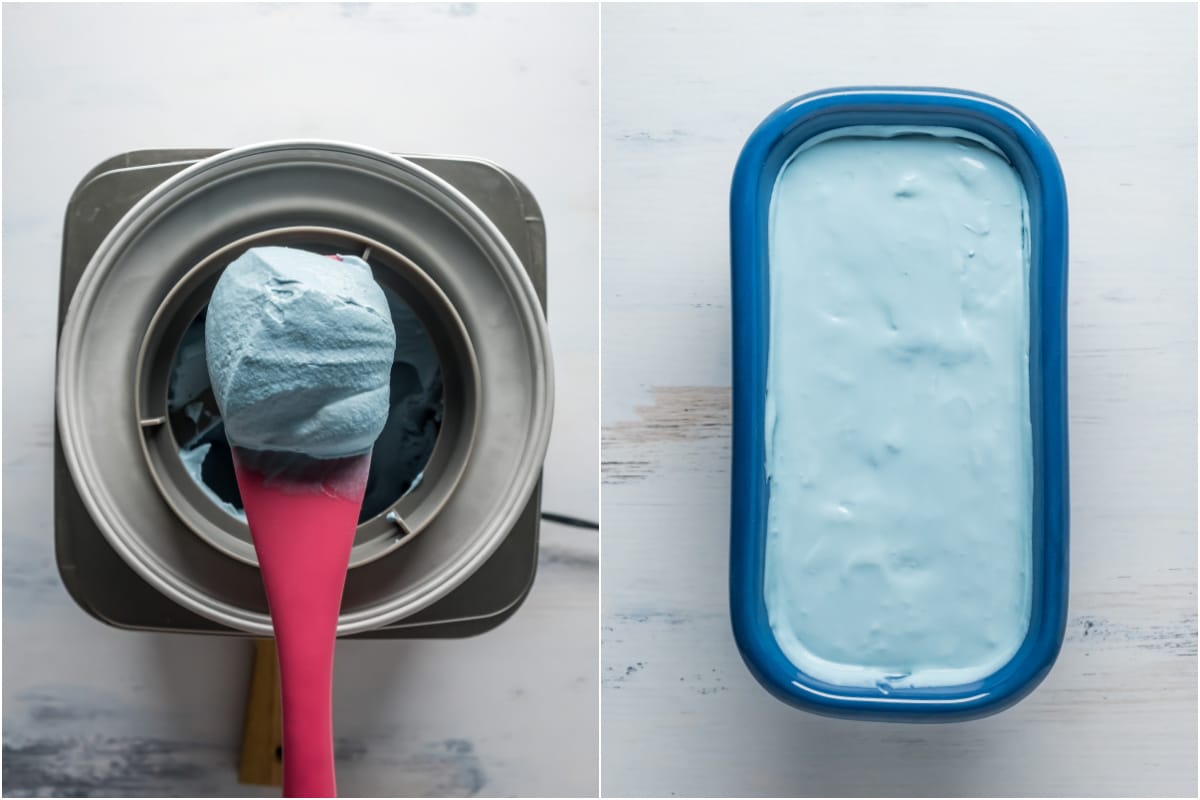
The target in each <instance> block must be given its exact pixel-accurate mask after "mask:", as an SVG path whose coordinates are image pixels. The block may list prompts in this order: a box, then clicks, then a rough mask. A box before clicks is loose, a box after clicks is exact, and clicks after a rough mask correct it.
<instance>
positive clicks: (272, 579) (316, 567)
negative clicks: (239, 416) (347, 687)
mask: <svg viewBox="0 0 1200 800" xmlns="http://www.w3.org/2000/svg"><path fill="white" fill-rule="evenodd" d="M272 455H273V454H265V453H258V452H254V451H248V450H243V449H241V448H238V447H234V448H233V464H234V469H235V471H236V473H237V482H238V489H239V490H240V491H241V494H242V503H243V505H244V506H245V509H246V520H247V522H248V523H249V525H250V534H251V536H252V538H253V539H254V549H255V551H256V552H257V553H258V563H259V567H260V568H261V571H262V578H263V584H264V586H265V587H266V591H267V601H268V603H269V604H270V609H271V621H272V624H273V625H274V627H275V641H276V648H277V650H278V653H279V680H280V684H281V693H282V695H283V794H284V797H335V796H336V794H337V784H336V781H335V777H334V764H333V694H332V693H333V650H334V642H335V639H336V634H337V622H338V612H339V610H340V608H341V603H342V590H343V588H344V586H345V583H346V571H347V568H348V565H349V562H350V548H351V547H352V546H353V544H354V530H355V527H356V525H357V524H358V515H359V511H360V510H361V508H362V500H363V494H364V492H365V490H366V485H367V472H368V469H369V467H370V465H371V454H370V453H367V454H365V455H360V456H350V457H348V458H339V459H330V460H323V461H318V460H316V459H306V460H304V461H303V462H302V463H301V466H300V468H296V467H295V466H294V465H286V466H285V468H283V469H282V470H278V469H275V468H273V466H272V463H271V456H272Z"/></svg>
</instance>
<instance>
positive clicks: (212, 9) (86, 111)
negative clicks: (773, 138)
mask: <svg viewBox="0 0 1200 800" xmlns="http://www.w3.org/2000/svg"><path fill="white" fill-rule="evenodd" d="M597 14H598V12H597V9H596V8H594V7H586V6H571V7H556V6H540V7H528V6H526V7H521V6H505V7H497V6H474V5H472V4H456V5H438V6H395V5H382V6H368V5H367V4H338V5H334V4H329V5H302V6H297V5H294V4H292V5H261V6H244V5H202V4H201V5H192V6H166V7H163V6H158V7H153V8H152V7H148V6H121V5H100V6H95V5H90V6H8V7H5V9H4V34H3V35H4V48H3V59H4V176H3V177H4V241H3V256H4V296H3V325H4V343H3V347H4V387H3V391H4V453H3V457H4V464H3V471H4V500H5V503H4V511H3V514H4V520H3V523H4V645H5V646H4V698H3V699H4V793H5V794H6V795H18V794H59V795H61V794H67V793H85V794H91V795H105V794H107V795H125V796H129V795H164V794H165V795H176V796H188V795H235V796H236V795H244V794H248V793H249V794H260V795H265V796H277V794H278V793H277V791H266V792H263V791H258V792H255V791H252V790H249V789H248V788H247V787H242V786H238V785H237V784H236V767H237V752H238V745H239V741H240V737H241V719H242V707H243V703H244V700H245V697H244V695H245V691H246V686H247V682H248V679H249V674H250V663H251V662H250V658H251V655H250V646H249V644H248V643H247V642H244V641H235V640H224V639H214V638H208V637H204V638H201V637H188V636H169V635H158V634H143V633H130V632H123V631H117V630H114V629H111V628H108V627H105V626H103V625H100V624H99V623H97V622H95V621H93V620H92V619H90V618H89V617H87V616H86V615H85V614H84V612H82V611H81V610H79V609H78V608H76V607H75V605H74V604H73V602H72V601H71V600H70V598H69V597H68V596H67V594H66V592H65V591H64V590H63V588H62V586H61V584H60V582H59V580H58V577H57V574H56V568H55V565H54V555H53V532H52V531H53V528H52V525H53V519H52V496H51V449H50V448H51V436H52V431H53V427H52V426H53V389H54V379H53V375H54V373H53V361H54V349H55V312H56V303H57V289H58V281H57V273H58V259H59V252H60V246H61V241H60V236H61V224H62V216H63V212H64V210H65V208H66V203H67V199H68V197H69V195H70V192H71V191H72V190H73V189H74V187H75V184H76V183H77V182H78V181H79V179H80V178H81V177H82V176H83V174H84V173H85V172H86V171H87V170H88V169H90V168H91V167H92V166H94V165H95V164H97V163H98V162H100V161H101V160H102V159H104V158H106V157H108V156H110V155H114V154H116V153H119V152H123V151H127V150H133V149H137V148H143V147H206V146H211V147H222V146H233V145H239V144H248V143H252V142H257V141H264V140H270V139H279V138H294V137H320V138H332V139H346V140H349V141H355V142H360V143H363V144H367V145H371V146H375V147H380V148H383V149H389V150H395V151H403V152H413V153H448V154H468V155H475V156H481V157H484V158H488V159H491V160H494V161H496V162H497V163H500V164H502V165H503V166H505V167H506V168H508V169H510V170H512V171H513V172H514V173H515V174H516V175H518V176H519V177H520V178H521V179H522V180H524V181H525V182H526V183H527V184H528V185H529V187H530V188H531V189H532V191H533V192H534V194H535V195H536V197H537V198H538V201H539V202H540V204H541V205H542V209H543V211H544V213H545V217H546V225H547V231H548V239H549V261H550V266H549V271H550V275H549V284H550V287H549V305H550V309H551V314H550V316H551V322H550V327H551V335H552V343H553V346H554V352H555V357H556V366H557V377H558V382H557V409H556V412H557V413H556V419H555V431H554V435H553V438H552V441H551V445H550V453H549V457H548V460H547V463H546V478H545V494H544V500H545V507H546V508H547V509H548V510H554V511H559V512H564V513H567V514H572V515H576V516H580V517H584V518H588V519H596V516H597V514H598V507H599V492H598V486H597V476H598V452H599V446H598V432H597V424H596V420H597V416H598V409H597V397H598V383H597V380H598V378H597V366H598V330H597V327H598V326H597V317H598V309H597V306H596V281H597V268H598V254H597V240H598V233H597V227H596V220H597V213H598V208H597V201H596V194H597V182H598V176H597V170H596V160H597V148H598V144H597V113H598V112H597V102H596V101H597V84H598V75H597V39H596V19H597ZM543 537H544V540H543V541H544V544H543V549H542V553H541V568H540V571H539V574H538V577H537V580H536V582H535V584H534V588H533V592H532V594H531V596H530V597H529V599H528V601H527V602H526V604H525V605H524V607H523V608H522V609H521V610H520V611H519V612H518V613H517V614H516V615H515V616H514V617H513V618H512V619H511V620H509V621H508V622H506V623H505V624H504V625H502V626H500V627H499V628H498V629H496V630H495V631H494V632H491V633H488V634H486V635H484V636H481V637H478V638H474V639H468V640H462V641H436V642H417V641H413V642H407V641H406V642H345V643H342V644H341V645H340V646H339V649H338V655H337V670H336V672H337V675H336V678H335V682H336V689H335V692H336V697H335V709H336V722H335V727H336V735H337V737H338V751H339V761H340V763H339V783H340V787H341V790H342V792H343V794H346V795H349V796H353V795H373V796H392V795H425V794H432V795H438V794H443V795H451V796H456V795H468V794H480V793H482V794H488V795H534V796H536V795H588V794H594V793H595V791H596V786H597V774H598V767H597V763H596V750H597V744H598V733H597V721H598V707H597V705H598V704H597V700H596V697H597V691H598V687H597V679H596V664H597V659H598V657H599V656H598V643H597V636H596V614H597V591H598V586H597V580H598V579H597V573H598V569H597V555H596V554H597V550H598V541H597V537H596V535H595V534H594V533H593V532H591V531H581V530H577V529H568V528H563V527H561V526H558V525H554V524H546V525H544V526H543Z"/></svg>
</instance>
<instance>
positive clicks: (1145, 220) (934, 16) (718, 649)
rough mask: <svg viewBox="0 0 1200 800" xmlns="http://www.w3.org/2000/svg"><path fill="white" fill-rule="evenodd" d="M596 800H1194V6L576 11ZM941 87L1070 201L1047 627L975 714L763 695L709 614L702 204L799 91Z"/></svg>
mask: <svg viewBox="0 0 1200 800" xmlns="http://www.w3.org/2000/svg"><path fill="white" fill-rule="evenodd" d="M602 25H603V31H604V36H603V42H602V45H601V53H602V72H603V87H602V94H603V98H602V112H601V118H602V134H601V136H602V138H601V152H602V157H603V161H604V174H603V177H602V190H603V194H602V197H603V226H604V227H603V233H602V243H603V254H604V266H603V298H602V302H603V310H602V323H603V328H604V334H603V335H604V351H603V367H604V380H603V387H602V404H601V413H602V417H603V425H604V428H603V439H604V441H603V449H602V457H603V461H604V465H603V471H602V479H603V483H604V489H603V511H604V527H605V530H604V547H603V559H604V573H603V586H602V621H603V634H602V635H603V640H602V652H603V656H602V670H603V672H602V687H603V748H604V749H603V752H604V764H603V766H602V786H603V791H604V793H605V794H606V795H611V796H623V795H651V796H657V795H667V794H680V795H701V796H714V795H715V796H721V795H878V794H884V795H901V796H908V795H914V796H916V795H931V796H939V795H950V796H954V795H988V794H1000V795H1051V796H1054V795H1095V796H1108V795H1122V794H1132V795H1147V794H1153V795H1172V796H1193V797H1194V796H1195V794H1196V744H1197V742H1196V720H1197V717H1196V595H1195V589H1196V37H1195V31H1196V9H1195V7H1194V6H1189V5H1175V6H1169V7H1168V6H1144V5H1142V6H1135V5H1132V4H1131V5H1124V6H1121V5H1106V6H1099V5H1090V6H1089V5H1072V6H1056V5H1043V6H1036V7H1035V6H1026V5H1007V6H999V5H994V6H993V5H986V6H983V5H965V4H962V5H941V4H934V5H905V6H897V5H892V6H887V7H879V6H864V5H858V4H846V5H804V6H800V5H795V6H791V5H770V6H766V5H756V6H741V7H734V6H731V5H705V6H677V5H676V6H640V5H633V6H630V5H620V6H617V5H613V6H606V7H605V8H604V10H603V20H602ZM872 83H875V84H879V83H884V84H897V85H906V84H907V85H948V86H955V87H961V88H967V89H974V90H976V91H983V92H986V93H990V94H994V95H996V96H998V97H1000V98H1003V99H1005V100H1007V101H1009V102H1011V103H1013V104H1014V105H1016V106H1017V107H1018V108H1020V109H1021V110H1023V111H1024V112H1026V113H1027V114H1029V115H1030V116H1031V117H1032V118H1033V119H1034V120H1035V121H1036V122H1037V124H1038V125H1039V126H1040V127H1041V128H1042V130H1043V131H1044V132H1045V133H1046V135H1047V136H1048V137H1049V138H1050V140H1051V142H1052V143H1053V144H1054V146H1055V148H1056V150H1057V152H1058V154H1059V157H1060V159H1061V160H1062V163H1063V168H1064V171H1065V172H1066V175H1067V182H1068V192H1069V195H1070V205H1071V209H1070V210H1071V252H1072V257H1071V276H1070V310H1069V314H1070V332H1069V338H1070V392H1069V393H1070V426H1071V428H1070V433H1071V448H1072V449H1071V456H1072V459H1071V467H1072V470H1071V489H1072V553H1071V557H1072V564H1071V569H1072V572H1071V598H1070V627H1069V631H1068V636H1067V642H1066V645H1065V647H1064V650H1063V653H1062V656H1061V658H1060V659H1059V662H1058V664H1057V665H1056V666H1055V668H1054V670H1053V672H1052V673H1051V675H1050V677H1049V678H1048V679H1047V680H1046V682H1045V683H1044V684H1043V685H1042V686H1041V687H1040V688H1039V689H1038V690H1037V691H1036V692H1035V693H1034V694H1033V695H1032V696H1030V697H1029V698H1027V699H1026V700H1025V701H1023V702H1022V703H1021V704H1019V705H1018V706H1016V707H1014V708H1013V709H1011V710H1009V711H1007V712H1004V713H1002V714H1001V715H999V716H996V717H992V718H989V719H985V720H980V721H976V722H970V723H962V724H955V725H943V726H931V725H926V726H913V725H889V724H877V723H861V722H848V721H838V720H828V719H823V718H819V717H815V716H811V715H808V714H805V713H803V712H801V711H797V710H793V709H791V708H788V707H786V706H784V705H783V704H782V703H780V702H778V701H776V700H774V699H773V698H772V697H770V696H769V695H768V694H767V693H766V692H765V691H764V690H762V689H761V688H760V687H759V686H758V685H757V684H756V683H755V682H754V680H753V678H751V676H750V675H749V673H748V672H747V671H746V669H745V667H744V666H743V664H742V663H741V660H740V658H739V656H738V654H737V651H736V647H735V645H734V643H733V638H732V634H731V631H730V627H729V621H728V612H727V569H728V554H727V551H728V513H729V505H728V495H729V469H728V460H729V439H728V437H729V424H728V419H729V409H728V402H729V400H728V397H729V390H728V385H729V375H730V340H729V288H728V286H729V278H728V274H729V266H728V234H727V230H728V222H727V206H728V190H729V181H730V177H731V175H732V171H733V165H734V162H735V160H736V158H737V154H738V152H739V150H740V148H741V146H742V144H743V143H744V141H745V139H746V137H747V136H748V135H749V134H750V132H751V131H752V130H753V128H754V126H755V125H757V124H758V122H759V121H760V120H761V119H762V118H763V117H765V116H766V115H767V113H769V112H770V111H771V110H772V109H773V108H775V107H776V106H778V105H779V104H781V103H783V102H784V101H786V100H788V99H790V98H792V97H794V96H796V95H799V94H802V93H804V92H806V91H810V90H815V89H820V88H824V87H829V86H839V85H854V84H872Z"/></svg>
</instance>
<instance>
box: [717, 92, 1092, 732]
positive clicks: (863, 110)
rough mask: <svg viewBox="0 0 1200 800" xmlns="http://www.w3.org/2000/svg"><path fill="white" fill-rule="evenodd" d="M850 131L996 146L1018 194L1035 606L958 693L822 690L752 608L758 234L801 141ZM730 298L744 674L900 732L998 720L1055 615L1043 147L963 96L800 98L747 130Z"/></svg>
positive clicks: (1057, 522)
mask: <svg viewBox="0 0 1200 800" xmlns="http://www.w3.org/2000/svg"><path fill="white" fill-rule="evenodd" d="M855 125H919V126H944V127H952V128H959V129H962V130H965V131H968V132H970V133H973V134H975V135H977V136H981V137H983V138H984V139H986V140H988V141H989V142H991V143H992V144H994V145H995V146H996V147H997V148H998V149H999V150H1000V151H1001V152H1002V153H1003V154H1004V155H1005V157H1006V158H1007V159H1008V160H1009V161H1010V162H1011V163H1012V165H1013V166H1014V168H1015V169H1016V171H1017V173H1018V175H1019V176H1020V178H1021V180H1022V182H1023V183H1024V185H1025V190H1026V194H1027V195H1028V198H1029V210H1030V237H1031V242H1030V311H1031V313H1030V353H1029V389H1030V417H1031V420H1030V421H1031V427H1032V432H1033V468H1034V496H1033V597H1032V607H1031V612H1030V623H1029V630H1028V633H1027V634H1026V637H1025V639H1024V641H1023V642H1022V644H1021V646H1020V647H1019V648H1018V650H1017V652H1016V654H1015V655H1014V656H1013V657H1012V659H1011V660H1009V662H1008V663H1006V664H1005V665H1004V666H1002V667H1001V668H1000V669H998V670H996V671H995V672H993V673H992V674H991V675H989V676H987V677H985V678H983V679H981V680H978V681H974V682H972V683H967V684H961V685H958V686H944V687H921V688H891V689H889V691H888V693H887V694H886V695H885V694H883V692H881V691H880V690H879V689H876V688H874V687H851V686H839V685H834V684H829V683H826V682H823V681H820V680H817V679H816V678H813V677H812V676H810V675H807V674H805V673H804V672H803V671H801V670H799V669H798V668H797V667H796V666H795V665H793V664H792V663H791V662H790V661H789V660H788V658H787V657H786V656H785V655H784V653H783V651H782V650H781V649H780V647H779V645H778V643H777V642H776V640H775V637H774V635H773V634H772V632H771V628H770V625H769V623H768V620H767V610H766V604H765V601H764V598H763V591H762V589H763V562H764V553H765V543H766V512H767V502H768V492H769V489H768V484H767V474H766V462H765V445H764V436H763V420H764V399H765V396H766V375H767V349H768V338H769V331H770V325H769V321H770V305H769V298H770V294H769V292H770V287H769V285H768V261H767V259H768V254H767V246H768V239H767V223H768V216H769V210H770V204H771V196H772V193H773V191H774V186H775V179H776V177H777V176H778V174H779V172H780V170H781V169H782V167H783V165H784V164H785V163H786V161H787V160H788V158H790V156H791V155H792V154H793V153H794V152H795V151H796V149H797V148H798V147H799V146H800V145H801V144H802V143H803V142H805V141H806V140H808V139H810V138H812V137H814V136H817V135H819V134H822V133H826V132H828V131H831V130H834V129H837V128H842V127H848V126H855ZM730 226H731V230H730V234H731V250H732V252H731V256H732V276H731V278H732V298H733V447H732V451H733V468H732V496H731V527H730V534H731V535H730V543H731V551H730V612H731V617H732V623H733V631H734V638H735V639H736V641H737V645H738V649H739V650H740V651H741V654H742V658H743V659H744V660H745V662H746V665H747V666H748V667H749V669H750V671H751V672H752V673H753V674H754V676H755V677H756V678H757V679H758V680H759V682H760V683H762V685H763V686H764V687H766V688H767V689H768V690H769V691H770V692H771V693H772V694H774V695H775V696H777V697H778V698H780V699H781V700H784V701H785V702H788V703H790V704H792V705H795V706H798V707H800V708H803V709H805V710H808V711H812V712H815V713H818V714H825V715H830V716H838V717H849V718H859V719H876V720H891V721H904V722H940V721H951V720H963V719H974V718H978V717H982V716H986V715H988V714H992V713H995V712H997V711H1000V710H1003V709H1004V708H1007V707H1008V706H1010V705H1012V704H1013V703H1016V702H1017V701H1018V700H1020V699H1021V698H1022V697H1024V696H1025V695H1027V694H1028V693H1029V692H1031V691H1032V690H1033V689H1034V687H1036V686H1037V684H1038V683H1040V682H1041V680H1042V679H1043V678H1044V677H1045V676H1046V674H1047V673H1048V672H1049V671H1050V667H1051V666H1052V665H1053V663H1054V660H1055V658H1056V657H1057V656H1058V652H1059V650H1060V649H1061V647H1062V640H1063V633H1064V630H1065V627H1066V615H1067V556H1068V527H1069V517H1068V512H1069V493H1068V453H1067V355H1066V347H1067V342H1066V321H1067V319H1066V308H1067V197H1066V186H1065V182H1064V179H1063V173H1062V169H1061V167H1060V166H1059V163H1058V159H1057V157H1056V156H1055V154H1054V150H1053V148H1052V147H1051V146H1050V143H1049V142H1048V141H1047V140H1046V137H1045V136H1044V135H1043V134H1042V132H1041V131H1039V130H1038V128H1037V126H1035V125H1034V124H1033V122H1032V121H1030V120H1029V118H1028V117H1026V116H1025V115H1024V114H1022V113H1021V112H1019V111H1017V110H1016V109H1015V108H1013V107H1012V106H1010V105H1008V104H1006V103H1004V102H1001V101H1000V100H997V99H995V98H992V97H988V96H986V95H982V94H978V93H975V92H968V91H961V90H955V89H942V88H927V87H848V88H838V89H826V90H823V91H819V92H813V93H811V94H806V95H802V96H800V97H797V98H795V99H794V100H791V101H789V102H788V103H785V104H784V105H782V106H780V107H779V108H778V109H776V110H775V111H774V112H772V113H771V114H770V115H769V116H768V117H767V118H766V119H765V120H763V122H762V123H761V124H760V125H759V126H758V127H757V128H756V129H755V131H754V132H753V133H752V134H751V136H750V138H749V139H748V140H747V142H746V144H745V146H744V148H743V149H742V152H741V155H740V157H739V158H738V162H737V166H736V168H735V171H734V176H733V185H732V189H731V193H730Z"/></svg>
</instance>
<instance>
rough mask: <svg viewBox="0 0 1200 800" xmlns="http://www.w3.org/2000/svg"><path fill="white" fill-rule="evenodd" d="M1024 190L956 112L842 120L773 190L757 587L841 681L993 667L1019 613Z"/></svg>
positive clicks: (1024, 410) (954, 679)
mask: <svg viewBox="0 0 1200 800" xmlns="http://www.w3.org/2000/svg"><path fill="white" fill-rule="evenodd" d="M1028 224H1029V223H1028V210H1027V202H1026V196H1025V190H1024V186H1023V185H1022V183H1021V180H1020V178H1019V176H1018V175H1017V173H1016V172H1015V171H1014V169H1013V168H1012V166H1010V165H1009V163H1008V162H1007V161H1006V160H1005V159H1004V157H1003V156H1001V155H1000V154H999V153H998V152H995V151H994V150H993V149H992V148H991V147H990V146H988V145H985V144H983V143H981V142H980V141H978V140H975V139H974V138H973V137H971V135H970V134H966V133H964V132H962V131H954V130H947V129H923V130H920V131H913V130H912V129H899V128H888V129H881V128H854V129H840V130H838V131H835V132H832V133H831V134H828V135H827V136H825V137H824V138H823V139H822V140H819V141H814V142H811V143H810V144H809V145H808V146H807V147H805V148H803V149H802V150H801V151H800V152H798V153H797V154H796V155H794V156H793V158H792V159H791V161H789V162H788V163H787V164H786V165H785V166H784V168H783V170H782V171H781V173H780V176H779V178H778V180H777V183H776V186H775V192H774V196H773V199H772V203H771V220H770V236H769V238H770V244H769V247H770V268H769V270H770V274H769V277H770V293H771V311H770V314H771V330H770V352H769V357H768V379H767V406H766V442H765V445H766V450H767V464H766V467H767V471H768V475H769V482H770V501H769V504H768V514H767V517H768V520H767V525H768V533H767V543H766V553H765V556H766V560H765V566H764V573H765V574H764V598H763V599H764V601H765V604H766V608H767V612H768V617H769V620H770V624H771V628H772V631H773V633H774V635H775V637H776V640H777V641H778V643H779V645H780V648H781V649H782V650H783V652H784V654H785V655H786V656H787V657H788V659H789V660H791V661H792V663H794V664H795V665H796V666H797V667H799V668H800V669H801V670H803V671H804V672H805V673H807V674H808V675H810V676H812V677H814V678H816V679H818V680H823V681H827V682H829V683H833V684H838V685H851V686H876V687H878V689H879V690H880V691H881V692H883V693H886V692H888V691H890V690H891V689H892V688H896V687H909V686H945V685H957V684H963V683H968V682H971V681H975V680H979V679H982V678H984V677H987V676H988V675H990V674H991V673H993V672H995V671H996V670H997V669H999V668H1000V667H1001V666H1003V664H1004V663H1005V662H1006V661H1008V660H1009V659H1010V658H1011V657H1012V656H1013V654H1014V653H1015V652H1016V651H1017V649H1018V647H1019V646H1020V644H1021V642H1022V640H1023V639H1024V636H1025V633H1026V631H1027V630H1028V626H1029V615H1030V606H1031V591H1032V590H1031V571H1032V517H1033V513H1032V502H1033V499H1032V497H1033V494H1032V493H1033V468H1032V434H1031V429H1030V406H1029V378H1028V376H1029V359H1028V356H1029V250H1028V240H1029V235H1028V234H1029V230H1028Z"/></svg>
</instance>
